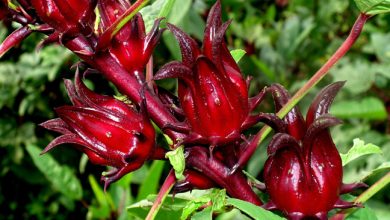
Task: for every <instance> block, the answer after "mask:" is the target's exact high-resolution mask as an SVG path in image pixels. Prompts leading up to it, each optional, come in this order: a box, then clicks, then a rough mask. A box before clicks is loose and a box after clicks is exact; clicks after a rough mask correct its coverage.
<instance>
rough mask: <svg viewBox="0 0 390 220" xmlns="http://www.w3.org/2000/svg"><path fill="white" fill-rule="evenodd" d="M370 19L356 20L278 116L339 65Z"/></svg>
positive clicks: (250, 150) (243, 157)
mask: <svg viewBox="0 0 390 220" xmlns="http://www.w3.org/2000/svg"><path fill="white" fill-rule="evenodd" d="M368 18H370V16H369V15H366V14H363V13H360V14H359V17H358V18H357V19H356V21H355V24H354V25H353V27H352V29H351V31H350V33H349V35H348V37H347V38H346V39H345V41H344V42H343V44H342V45H341V46H340V47H339V48H338V49H337V51H336V52H335V53H334V54H333V55H332V56H331V57H330V58H329V60H328V61H327V62H326V63H325V64H324V65H323V66H322V67H321V68H320V69H319V70H318V71H317V72H316V73H315V74H314V75H313V76H312V77H311V78H310V79H309V81H308V82H307V83H306V84H305V85H304V86H303V87H302V88H301V89H299V91H298V92H297V93H295V95H294V96H293V97H292V98H291V99H290V100H289V101H288V102H287V103H286V105H284V106H283V108H282V109H280V111H279V112H278V113H277V116H278V117H280V118H283V117H284V116H286V115H287V113H289V112H290V111H291V109H292V108H294V106H295V105H296V104H297V103H298V102H299V101H300V100H301V99H302V98H303V97H304V96H305V95H306V94H307V93H308V92H309V91H310V89H312V88H313V87H314V86H315V85H316V84H317V83H318V82H319V81H320V80H321V79H322V78H324V76H325V75H326V74H327V73H328V71H329V69H330V68H331V67H332V66H333V65H334V64H336V63H337V61H339V60H340V59H341V58H342V57H343V56H344V55H345V54H346V53H347V52H348V50H349V49H351V47H352V45H353V44H354V43H355V42H356V40H357V39H358V37H359V36H360V33H361V32H362V30H363V26H364V24H365V23H366V21H367V19H368ZM270 132H271V128H270V127H269V126H264V127H263V128H262V129H261V130H260V131H259V132H258V133H257V134H256V136H257V137H259V142H258V144H257V145H255V144H254V145H251V146H250V147H248V149H247V150H246V151H245V152H244V153H243V154H242V155H241V157H240V159H239V161H238V166H244V165H245V164H246V163H247V162H248V160H249V159H250V157H251V156H252V155H253V153H254V152H255V150H256V148H257V147H258V146H259V145H260V143H261V142H262V141H263V140H264V139H265V138H266V137H267V136H268V134H269V133H270Z"/></svg>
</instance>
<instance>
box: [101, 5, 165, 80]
mask: <svg viewBox="0 0 390 220" xmlns="http://www.w3.org/2000/svg"><path fill="white" fill-rule="evenodd" d="M130 6H131V5H130V3H129V2H128V1H126V0H119V1H118V0H99V2H98V9H99V12H100V16H101V23H100V27H99V28H100V30H99V31H100V32H101V34H103V33H104V35H103V37H102V38H101V39H99V41H98V49H100V50H101V49H106V48H105V47H106V46H108V45H109V46H108V49H109V51H110V53H111V54H112V55H113V56H114V57H115V58H116V59H117V60H118V62H119V63H120V64H121V65H122V66H123V67H124V68H125V69H126V70H127V71H129V72H132V73H134V72H135V74H136V76H137V77H139V79H143V78H144V77H143V75H142V72H143V70H144V68H145V65H146V63H147V62H148V61H149V59H150V57H151V55H152V53H153V49H154V48H155V46H156V45H157V43H158V40H159V38H160V35H161V32H162V31H161V30H160V29H159V23H160V20H157V21H156V22H155V23H154V26H153V27H152V30H151V31H150V32H149V33H148V34H146V33H145V24H144V21H143V19H142V16H141V14H139V13H138V14H136V15H135V16H134V17H133V18H132V19H131V20H130V21H129V22H128V23H127V24H126V25H125V26H124V27H122V29H121V30H120V31H119V32H118V33H117V34H116V35H115V36H114V37H113V38H112V39H111V38H110V37H109V38H106V36H109V35H111V33H112V32H113V31H114V30H115V29H113V28H110V27H111V26H112V25H113V24H114V23H115V22H117V21H118V19H120V18H121V16H122V15H123V14H124V13H125V12H126V10H128V9H129V8H130ZM106 31H108V32H110V34H108V35H107V33H105V32H106Z"/></svg>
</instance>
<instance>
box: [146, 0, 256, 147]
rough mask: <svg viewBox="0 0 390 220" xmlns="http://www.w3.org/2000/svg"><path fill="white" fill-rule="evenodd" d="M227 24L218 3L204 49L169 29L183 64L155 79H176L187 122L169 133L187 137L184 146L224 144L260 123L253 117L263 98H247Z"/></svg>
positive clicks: (209, 20)
mask: <svg viewBox="0 0 390 220" xmlns="http://www.w3.org/2000/svg"><path fill="white" fill-rule="evenodd" d="M229 24H230V22H226V23H222V19H221V3H220V1H217V2H216V4H215V5H214V6H213V7H212V8H211V10H210V13H209V16H208V18H207V25H206V29H205V33H204V39H203V48H202V49H200V48H199V47H198V45H197V42H196V41H195V40H194V39H192V38H191V37H190V36H188V35H187V34H186V33H184V32H183V31H182V30H180V29H179V28H177V27H175V26H174V25H172V24H168V29H169V30H170V31H171V32H172V33H173V34H174V36H175V37H176V39H177V40H178V42H179V45H180V48H181V53H182V61H181V62H178V61H173V62H171V63H168V64H166V65H165V66H163V67H162V68H161V69H160V70H159V71H158V72H157V73H156V74H155V76H154V79H155V80H160V79H164V78H178V97H179V100H180V105H181V108H182V110H183V113H184V115H185V116H186V121H185V123H184V124H180V125H179V124H178V125H169V126H168V128H169V129H173V130H177V131H181V132H187V133H188V134H189V135H188V137H187V139H186V140H185V141H184V142H188V143H201V144H210V145H212V146H215V145H220V144H226V143H229V142H232V141H234V140H237V139H239V138H240V134H241V132H242V131H243V130H244V129H246V128H248V127H250V126H251V125H253V124H255V123H257V122H258V121H259V120H261V119H260V118H261V117H257V116H253V117H252V116H250V115H249V113H250V111H251V110H252V109H253V108H254V107H255V106H256V105H257V104H258V103H259V102H260V100H261V99H262V93H261V95H259V96H257V97H255V98H254V99H252V100H250V99H248V86H247V81H246V80H245V79H244V77H243V75H242V74H241V72H240V69H239V67H238V66H237V64H236V62H235V61H234V59H233V57H232V56H231V54H230V52H229V50H228V48H227V46H226V43H225V41H224V35H225V32H226V29H227V28H228V26H229ZM186 123H187V124H188V126H187V127H186Z"/></svg>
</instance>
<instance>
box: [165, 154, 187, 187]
mask: <svg viewBox="0 0 390 220" xmlns="http://www.w3.org/2000/svg"><path fill="white" fill-rule="evenodd" d="M165 158H168V159H169V162H170V163H171V165H172V167H173V169H174V170H175V176H176V179H178V180H183V179H184V175H183V172H184V169H185V167H186V162H185V159H184V147H183V146H180V147H178V148H176V149H175V150H172V151H169V152H167V153H166V154H165Z"/></svg>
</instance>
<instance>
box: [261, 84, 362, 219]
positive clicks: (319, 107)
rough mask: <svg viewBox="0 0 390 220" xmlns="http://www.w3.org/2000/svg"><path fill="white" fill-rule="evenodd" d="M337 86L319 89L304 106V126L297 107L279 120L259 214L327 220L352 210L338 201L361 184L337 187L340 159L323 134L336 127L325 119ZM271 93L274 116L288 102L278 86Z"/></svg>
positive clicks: (284, 92)
mask: <svg viewBox="0 0 390 220" xmlns="http://www.w3.org/2000/svg"><path fill="white" fill-rule="evenodd" d="M343 85H344V82H336V83H333V84H331V85H329V86H327V87H325V88H324V89H323V90H322V91H321V92H320V93H319V94H318V95H317V96H316V98H315V99H314V101H313V102H312V104H311V105H310V107H309V110H308V113H307V115H306V121H305V120H304V119H303V117H302V115H301V113H300V111H299V109H298V107H295V108H294V109H293V110H291V111H290V112H289V113H288V115H287V116H286V117H285V118H284V123H285V125H286V131H285V132H280V131H279V133H277V134H276V135H275V136H274V137H273V139H272V141H271V142H270V144H269V146H268V156H269V157H268V159H267V161H266V163H265V166H264V179H265V185H266V190H267V192H268V193H269V195H270V201H269V203H268V204H266V205H265V208H268V209H278V210H281V211H282V212H283V213H284V214H285V215H287V216H288V217H289V219H303V218H306V217H310V218H317V219H327V213H328V211H330V210H331V209H333V208H349V207H352V206H355V204H353V203H348V202H345V201H342V200H341V199H340V198H339V196H340V194H342V193H346V192H349V191H352V190H353V189H354V188H356V187H360V186H362V184H352V185H343V183H342V177H343V170H342V164H341V158H340V155H339V152H338V151H337V148H336V146H335V144H334V143H333V141H332V138H331V136H330V133H329V129H328V128H329V127H331V126H334V125H337V124H340V123H341V121H340V120H338V119H337V118H335V117H333V116H331V115H329V108H330V105H331V104H332V102H333V99H334V98H335V96H336V94H337V92H338V91H339V90H340V89H341V87H342V86H343ZM272 90H273V91H272V92H273V97H274V100H275V106H276V111H278V110H279V109H280V108H281V107H282V106H283V105H284V104H285V103H286V102H287V101H288V99H289V98H290V97H289V94H288V92H287V91H286V90H285V89H284V88H283V87H282V86H280V85H274V86H272ZM277 131H278V130H277ZM346 188H348V189H347V190H345V189H346Z"/></svg>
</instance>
